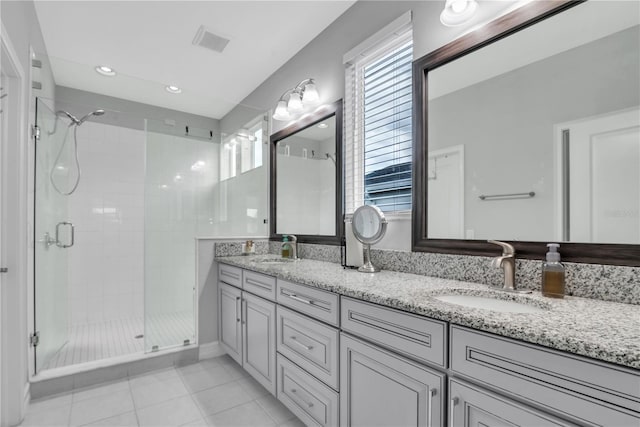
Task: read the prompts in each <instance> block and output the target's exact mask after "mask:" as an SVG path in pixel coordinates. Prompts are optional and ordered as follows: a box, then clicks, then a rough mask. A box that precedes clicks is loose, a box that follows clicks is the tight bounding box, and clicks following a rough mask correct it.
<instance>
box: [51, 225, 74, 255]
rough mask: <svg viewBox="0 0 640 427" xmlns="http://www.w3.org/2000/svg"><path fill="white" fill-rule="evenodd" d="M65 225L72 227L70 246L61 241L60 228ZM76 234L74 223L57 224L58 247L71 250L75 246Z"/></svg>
mask: <svg viewBox="0 0 640 427" xmlns="http://www.w3.org/2000/svg"><path fill="white" fill-rule="evenodd" d="M65 225H68V226H69V227H71V242H70V243H69V244H68V245H65V244H64V243H62V242H61V241H60V227H62V226H65ZM75 234H76V229H75V227H74V226H73V223H71V222H66V221H62V222H59V223H57V224H56V246H57V247H59V248H63V249H66V248H70V247H71V246H73V243H74V242H75Z"/></svg>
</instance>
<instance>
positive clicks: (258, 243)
mask: <svg viewBox="0 0 640 427" xmlns="http://www.w3.org/2000/svg"><path fill="white" fill-rule="evenodd" d="M245 242H246V240H241V241H240V240H239V241H236V242H216V244H215V245H216V246H215V256H216V257H221V256H237V255H242V244H243V243H245ZM253 244H254V246H255V248H256V249H255V254H254V255H266V254H268V253H269V249H270V248H269V241H268V240H253Z"/></svg>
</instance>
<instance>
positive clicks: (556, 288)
mask: <svg viewBox="0 0 640 427" xmlns="http://www.w3.org/2000/svg"><path fill="white" fill-rule="evenodd" d="M547 247H548V248H549V252H547V261H546V262H545V263H544V264H542V295H544V296H545V297H549V298H564V294H565V285H564V266H563V265H562V264H561V263H560V253H559V252H558V248H559V247H560V245H559V244H557V243H549V244H548V245H547Z"/></svg>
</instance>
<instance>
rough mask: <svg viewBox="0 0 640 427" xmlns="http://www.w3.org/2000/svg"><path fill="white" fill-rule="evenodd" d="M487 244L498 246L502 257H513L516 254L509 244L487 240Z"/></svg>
mask: <svg viewBox="0 0 640 427" xmlns="http://www.w3.org/2000/svg"><path fill="white" fill-rule="evenodd" d="M487 242H489V243H492V244H494V245H498V246H500V247H501V248H502V256H514V255H515V254H516V249H515V248H514V247H513V246H512V245H510V244H509V243H505V242H500V241H498V240H487Z"/></svg>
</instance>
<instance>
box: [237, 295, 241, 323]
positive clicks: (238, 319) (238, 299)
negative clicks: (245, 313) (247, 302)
mask: <svg viewBox="0 0 640 427" xmlns="http://www.w3.org/2000/svg"><path fill="white" fill-rule="evenodd" d="M239 302H240V297H236V321H238V322H239V321H240V317H241V313H242V308H240V307H238V303H239Z"/></svg>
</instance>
